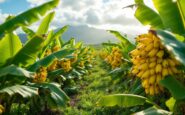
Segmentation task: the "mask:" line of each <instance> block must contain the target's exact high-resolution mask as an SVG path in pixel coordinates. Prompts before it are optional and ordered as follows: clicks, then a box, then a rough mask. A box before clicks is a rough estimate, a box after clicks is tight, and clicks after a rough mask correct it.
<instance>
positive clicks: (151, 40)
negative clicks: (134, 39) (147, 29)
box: [138, 37, 153, 44]
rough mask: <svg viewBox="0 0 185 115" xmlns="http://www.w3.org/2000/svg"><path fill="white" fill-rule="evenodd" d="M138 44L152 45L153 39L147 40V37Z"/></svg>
mask: <svg viewBox="0 0 185 115" xmlns="http://www.w3.org/2000/svg"><path fill="white" fill-rule="evenodd" d="M138 42H141V43H144V44H150V43H152V42H153V39H151V38H146V37H145V38H141V39H139V40H138Z"/></svg>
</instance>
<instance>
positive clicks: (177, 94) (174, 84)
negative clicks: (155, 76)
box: [160, 76, 185, 100]
mask: <svg viewBox="0 0 185 115" xmlns="http://www.w3.org/2000/svg"><path fill="white" fill-rule="evenodd" d="M160 83H161V85H163V86H164V87H166V88H167V89H168V90H169V91H170V93H171V94H172V96H173V97H174V98H175V99H176V100H183V99H185V87H184V86H183V85H182V84H180V83H179V82H178V81H177V80H176V79H175V78H174V77H171V76H168V77H166V78H165V79H164V80H161V81H160Z"/></svg>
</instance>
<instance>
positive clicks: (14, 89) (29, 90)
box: [0, 85, 38, 98]
mask: <svg viewBox="0 0 185 115" xmlns="http://www.w3.org/2000/svg"><path fill="white" fill-rule="evenodd" d="M5 93H7V94H8V95H10V96H13V95H15V94H19V95H21V96H22V97H23V98H29V97H32V96H34V95H38V88H36V87H30V86H26V85H14V86H9V87H6V88H4V89H1V90H0V95H1V94H5Z"/></svg>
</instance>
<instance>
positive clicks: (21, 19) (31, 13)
mask: <svg viewBox="0 0 185 115" xmlns="http://www.w3.org/2000/svg"><path fill="white" fill-rule="evenodd" d="M59 1H60V0H52V1H50V2H48V3H45V4H42V5H40V6H38V7H35V8H32V9H30V10H28V11H26V12H23V13H21V14H19V15H18V16H16V17H13V18H11V19H9V20H7V21H6V22H4V23H3V24H1V25H0V35H2V34H3V33H4V32H11V31H13V30H15V29H17V28H18V27H19V26H28V25H30V24H32V23H34V22H36V21H38V20H39V19H40V17H41V16H43V15H45V14H46V13H47V12H48V11H49V10H51V9H53V8H55V7H56V6H57V5H58V4H59Z"/></svg>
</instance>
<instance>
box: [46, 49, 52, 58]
mask: <svg viewBox="0 0 185 115" xmlns="http://www.w3.org/2000/svg"><path fill="white" fill-rule="evenodd" d="M51 53H52V51H51V49H47V50H46V52H45V54H44V57H46V56H48V55H50V54H51Z"/></svg>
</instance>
